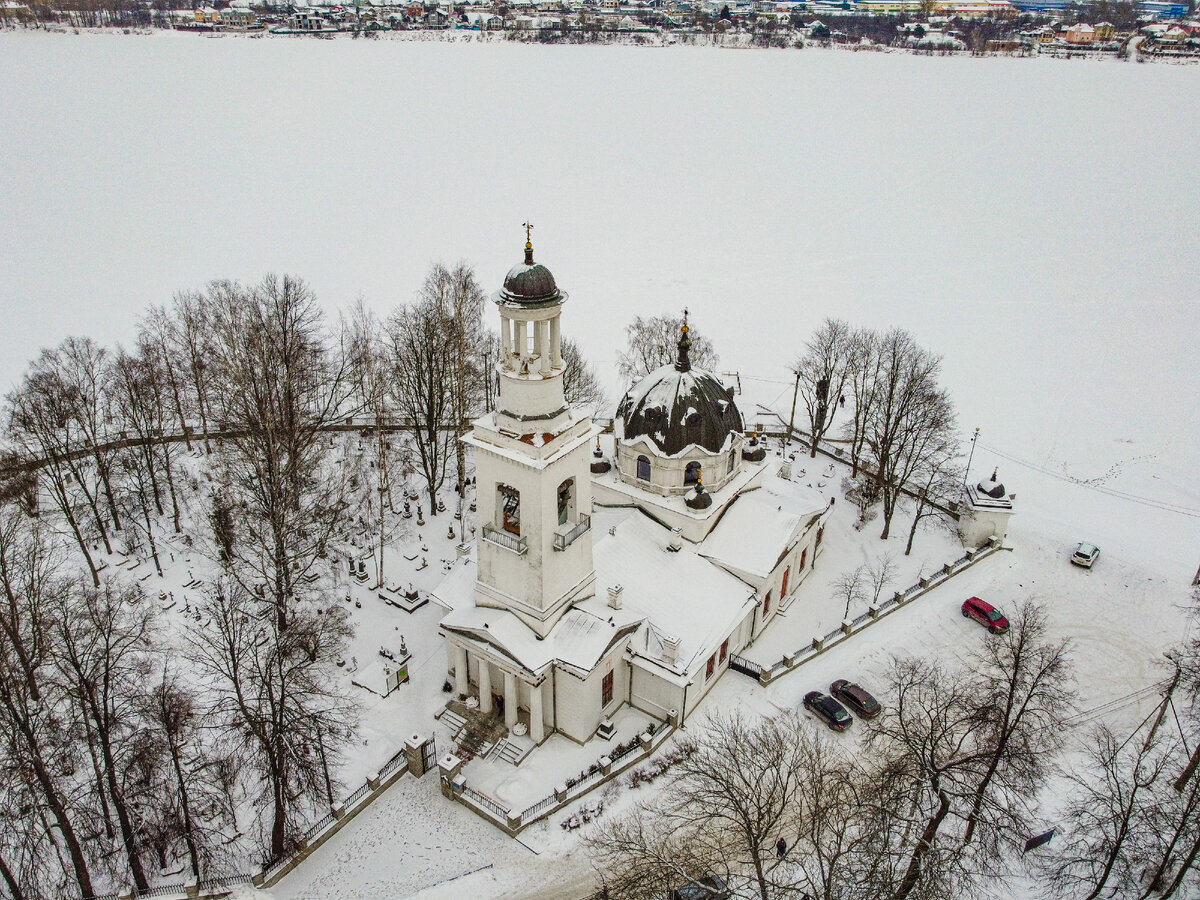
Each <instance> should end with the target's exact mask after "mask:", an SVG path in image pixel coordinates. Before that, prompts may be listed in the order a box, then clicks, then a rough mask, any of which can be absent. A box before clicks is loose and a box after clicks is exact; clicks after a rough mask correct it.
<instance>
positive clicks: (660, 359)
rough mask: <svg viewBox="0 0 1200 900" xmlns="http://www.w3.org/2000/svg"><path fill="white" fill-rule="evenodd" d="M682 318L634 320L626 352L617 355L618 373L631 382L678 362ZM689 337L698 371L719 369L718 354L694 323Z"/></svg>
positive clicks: (631, 324) (690, 326)
mask: <svg viewBox="0 0 1200 900" xmlns="http://www.w3.org/2000/svg"><path fill="white" fill-rule="evenodd" d="M682 328H683V317H682V316H650V317H648V318H644V319H643V318H642V317H641V316H634V317H633V321H632V322H631V323H630V324H629V325H627V326H626V327H625V337H626V342H627V346H626V349H625V350H624V351H623V352H621V353H618V354H617V371H618V372H619V373H620V375H621V377H622V378H623V379H625V380H627V381H630V380H633V379H636V378H641V377H642V376H643V375H648V374H649V373H651V372H653V371H654V370H655V369H657V368H659V367H661V366H665V365H667V364H669V363H673V362H674V361H675V357H676V354H677V353H678V348H679V335H680V330H681V329H682ZM688 329H689V331H688V337H689V338H690V339H691V342H692V345H691V348H690V350H689V355H690V357H691V360H692V365H693V366H694V367H695V368H697V369H708V370H710V371H711V370H713V369H715V368H716V367H717V363H718V359H717V353H716V351H715V350H714V349H713V345H712V341H710V340H709V339H708V338H707V337H705V336H704V335H702V334H700V333H699V332H698V331H697V330H696V329H695V327H694V326H692V325H691V324H690V323H689V325H688Z"/></svg>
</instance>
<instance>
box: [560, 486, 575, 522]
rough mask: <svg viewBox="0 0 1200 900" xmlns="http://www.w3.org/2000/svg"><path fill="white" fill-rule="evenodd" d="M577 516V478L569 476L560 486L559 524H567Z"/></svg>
mask: <svg viewBox="0 0 1200 900" xmlns="http://www.w3.org/2000/svg"><path fill="white" fill-rule="evenodd" d="M574 518H575V479H574V478H568V479H567V480H566V481H564V482H563V483H562V484H560V485H559V486H558V524H559V525H566V524H567V523H568V522H570V521H573V520H574Z"/></svg>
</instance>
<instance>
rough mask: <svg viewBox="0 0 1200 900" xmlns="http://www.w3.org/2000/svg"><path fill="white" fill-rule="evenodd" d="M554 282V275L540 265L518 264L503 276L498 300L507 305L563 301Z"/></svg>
mask: <svg viewBox="0 0 1200 900" xmlns="http://www.w3.org/2000/svg"><path fill="white" fill-rule="evenodd" d="M565 296H566V295H565V294H563V293H562V292H561V291H559V289H558V285H557V284H556V283H555V281H554V275H553V274H551V272H550V270H549V269H547V268H546V267H545V266H543V265H542V264H541V263H520V264H518V265H515V266H513V267H512V268H511V269H509V270H508V274H507V275H505V276H504V287H503V289H502V290H501V291H500V292H499V294H498V299H500V300H504V301H507V302H509V303H522V304H534V303H554V302H558V301H560V300H563V299H565Z"/></svg>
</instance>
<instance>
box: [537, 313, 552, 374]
mask: <svg viewBox="0 0 1200 900" xmlns="http://www.w3.org/2000/svg"><path fill="white" fill-rule="evenodd" d="M537 336H538V356H539V357H540V358H541V362H540V366H539V367H540V369H541V372H542V377H543V378H544V377H545V376H547V375H549V374H550V323H549V322H538V323H537Z"/></svg>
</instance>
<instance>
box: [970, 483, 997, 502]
mask: <svg viewBox="0 0 1200 900" xmlns="http://www.w3.org/2000/svg"><path fill="white" fill-rule="evenodd" d="M975 490H976V491H978V492H979V493H981V494H986V495H987V496H989V497H991V498H992V499H994V500H999V499H1000V498H1001V497H1003V496H1004V485H1003V484H1000V483H999V482H997V481H981V482H979V484H977V485H975Z"/></svg>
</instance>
